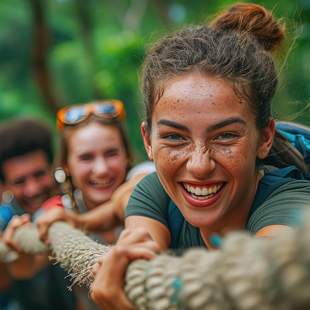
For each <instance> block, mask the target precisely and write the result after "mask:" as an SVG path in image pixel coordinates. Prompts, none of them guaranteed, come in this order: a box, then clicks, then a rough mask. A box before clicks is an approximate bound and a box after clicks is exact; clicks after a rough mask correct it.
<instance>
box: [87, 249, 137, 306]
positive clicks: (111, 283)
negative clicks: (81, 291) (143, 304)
mask: <svg viewBox="0 0 310 310" xmlns="http://www.w3.org/2000/svg"><path fill="white" fill-rule="evenodd" d="M127 254H128V252H127V250H126V249H125V248H124V247H120V246H116V247H115V248H113V249H112V250H111V251H110V252H109V254H108V255H107V256H106V257H104V258H103V259H101V263H100V264H98V266H99V270H98V272H97V275H96V278H95V280H94V282H93V284H92V287H91V291H90V296H91V298H92V299H93V301H94V302H95V303H96V304H97V305H98V306H99V307H100V308H101V309H105V310H116V309H124V310H129V309H133V306H132V305H131V303H130V302H129V300H128V299H127V297H126V295H125V294H124V291H123V285H124V274H125V272H126V270H127V266H128V264H129V262H130V259H129V257H128V255H127Z"/></svg>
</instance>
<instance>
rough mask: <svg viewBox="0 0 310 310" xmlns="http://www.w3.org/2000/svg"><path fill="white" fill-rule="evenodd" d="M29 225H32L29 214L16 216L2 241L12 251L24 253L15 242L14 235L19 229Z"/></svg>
mask: <svg viewBox="0 0 310 310" xmlns="http://www.w3.org/2000/svg"><path fill="white" fill-rule="evenodd" d="M28 224H30V216H29V215H28V214H24V215H21V216H16V215H15V216H13V218H12V219H11V221H10V222H9V224H8V226H7V228H6V229H5V231H4V233H3V236H2V239H3V241H4V242H5V244H6V245H7V246H8V247H10V248H11V249H12V250H14V251H16V252H19V253H22V252H23V251H22V250H21V248H20V247H19V246H18V244H16V242H15V241H14V234H15V232H16V230H17V229H18V228H19V227H21V226H24V225H28Z"/></svg>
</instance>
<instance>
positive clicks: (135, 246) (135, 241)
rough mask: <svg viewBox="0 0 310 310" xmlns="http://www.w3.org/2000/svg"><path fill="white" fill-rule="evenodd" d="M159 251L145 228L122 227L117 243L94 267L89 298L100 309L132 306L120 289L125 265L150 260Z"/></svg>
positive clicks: (113, 309) (121, 288) (110, 309)
mask: <svg viewBox="0 0 310 310" xmlns="http://www.w3.org/2000/svg"><path fill="white" fill-rule="evenodd" d="M158 252H159V246H158V245H157V243H156V242H155V241H154V240H152V238H151V236H150V235H149V233H148V232H147V231H146V230H145V229H140V228H136V229H135V230H130V229H126V230H124V231H123V232H122V233H121V235H120V238H119V240H118V242H117V244H116V245H115V246H114V247H113V248H112V249H111V251H110V252H109V253H108V255H106V256H105V257H103V258H101V259H100V260H99V261H98V263H97V264H96V265H95V266H94V268H93V275H94V276H95V280H94V282H93V284H92V287H91V291H90V296H91V298H92V299H93V300H94V302H95V303H96V304H97V305H98V306H99V307H100V308H101V309H105V310H116V309H126V310H127V309H128V310H129V309H133V306H132V304H131V303H130V302H129V300H128V299H127V297H126V295H125V293H124V290H123V287H124V277H125V273H126V270H127V267H128V264H129V263H130V262H131V261H133V260H136V259H147V260H149V259H152V258H154V256H155V255H156V254H157V253H158Z"/></svg>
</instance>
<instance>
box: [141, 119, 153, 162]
mask: <svg viewBox="0 0 310 310" xmlns="http://www.w3.org/2000/svg"><path fill="white" fill-rule="evenodd" d="M140 129H141V135H142V138H143V143H144V148H145V151H146V153H147V156H148V158H149V160H153V152H152V145H151V133H150V130H149V128H148V126H147V124H146V122H145V121H143V122H142V123H141V127H140Z"/></svg>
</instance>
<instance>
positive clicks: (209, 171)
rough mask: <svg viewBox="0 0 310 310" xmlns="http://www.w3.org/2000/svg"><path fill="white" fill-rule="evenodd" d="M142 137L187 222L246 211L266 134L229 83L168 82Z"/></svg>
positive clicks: (201, 223) (194, 78) (187, 78)
mask: <svg viewBox="0 0 310 310" xmlns="http://www.w3.org/2000/svg"><path fill="white" fill-rule="evenodd" d="M142 132H143V134H144V142H145V146H146V149H147V152H148V154H149V157H151V158H153V159H154V162H155V164H156V169H157V173H158V176H159V178H160V181H161V183H162V185H163V186H164V188H165V190H166V191H167V193H168V194H169V196H170V198H171V199H172V200H173V201H174V202H175V204H176V205H177V206H178V208H179V209H180V211H181V212H182V213H183V215H184V217H185V218H186V219H187V221H188V222H189V223H191V224H192V225H194V226H196V227H201V228H202V227H205V226H206V225H212V224H215V225H217V224H220V223H221V222H225V221H226V218H227V217H231V216H232V217H234V216H238V213H240V212H243V213H247V212H248V210H249V207H250V206H251V204H252V201H253V199H254V195H255V191H256V186H257V171H256V166H255V162H256V158H257V157H260V158H263V157H265V156H266V155H267V153H268V151H269V147H270V144H271V142H270V141H272V133H271V131H270V132H269V131H268V132H267V134H266V135H265V136H264V137H263V138H262V134H259V131H258V130H257V128H256V126H255V116H254V115H253V113H252V112H251V110H250V107H249V104H248V103H247V102H246V101H245V100H242V99H241V98H240V97H239V96H237V95H236V94H235V92H234V89H233V87H232V86H231V84H230V83H228V82H227V81H225V80H222V79H219V78H215V77H210V76H206V75H202V74H201V73H187V74H185V75H182V76H178V77H177V78H174V79H171V80H169V81H168V82H167V83H166V85H165V89H164V92H163V95H162V97H161V98H160V99H159V101H158V102H157V103H156V104H155V108H154V112H153V115H152V131H151V133H148V132H147V131H146V130H142ZM262 141H263V142H262ZM239 215H240V214H239Z"/></svg>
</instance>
